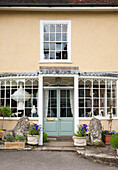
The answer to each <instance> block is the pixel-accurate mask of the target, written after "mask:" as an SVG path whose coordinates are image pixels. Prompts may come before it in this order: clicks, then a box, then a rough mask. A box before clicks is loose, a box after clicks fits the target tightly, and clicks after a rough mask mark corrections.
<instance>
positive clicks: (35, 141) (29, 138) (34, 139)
mask: <svg viewBox="0 0 118 170" xmlns="http://www.w3.org/2000/svg"><path fill="white" fill-rule="evenodd" d="M39 138H40V135H33V136H32V135H27V143H28V144H30V145H38V144H39Z"/></svg>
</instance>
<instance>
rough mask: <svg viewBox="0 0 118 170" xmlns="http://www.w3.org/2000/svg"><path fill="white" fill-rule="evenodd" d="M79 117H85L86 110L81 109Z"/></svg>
mask: <svg viewBox="0 0 118 170" xmlns="http://www.w3.org/2000/svg"><path fill="white" fill-rule="evenodd" d="M79 117H84V109H83V108H80V109H79Z"/></svg>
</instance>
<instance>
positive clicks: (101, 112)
mask: <svg viewBox="0 0 118 170" xmlns="http://www.w3.org/2000/svg"><path fill="white" fill-rule="evenodd" d="M100 115H101V116H105V108H104V107H101V108H100Z"/></svg>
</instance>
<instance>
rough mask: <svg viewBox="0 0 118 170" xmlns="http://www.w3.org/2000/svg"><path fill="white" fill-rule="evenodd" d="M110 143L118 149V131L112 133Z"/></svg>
mask: <svg viewBox="0 0 118 170" xmlns="http://www.w3.org/2000/svg"><path fill="white" fill-rule="evenodd" d="M110 144H111V146H112V147H113V148H117V149H118V133H116V134H114V135H112V137H111V140H110Z"/></svg>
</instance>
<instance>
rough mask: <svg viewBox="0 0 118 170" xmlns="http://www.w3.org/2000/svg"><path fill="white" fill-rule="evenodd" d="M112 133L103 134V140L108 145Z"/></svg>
mask: <svg viewBox="0 0 118 170" xmlns="http://www.w3.org/2000/svg"><path fill="white" fill-rule="evenodd" d="M111 137H112V135H105V134H104V135H103V141H104V143H105V144H106V145H110V140H111Z"/></svg>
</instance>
